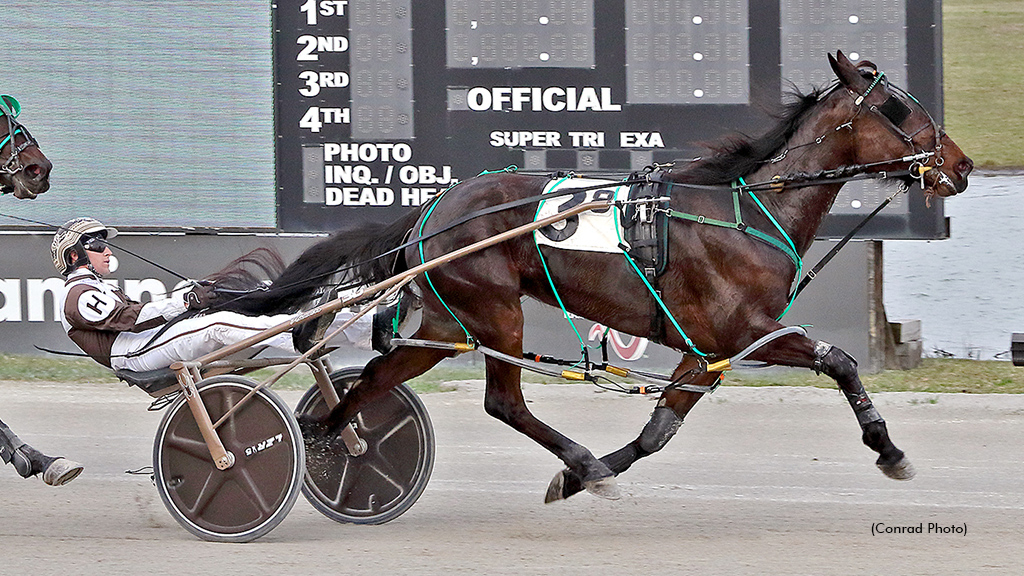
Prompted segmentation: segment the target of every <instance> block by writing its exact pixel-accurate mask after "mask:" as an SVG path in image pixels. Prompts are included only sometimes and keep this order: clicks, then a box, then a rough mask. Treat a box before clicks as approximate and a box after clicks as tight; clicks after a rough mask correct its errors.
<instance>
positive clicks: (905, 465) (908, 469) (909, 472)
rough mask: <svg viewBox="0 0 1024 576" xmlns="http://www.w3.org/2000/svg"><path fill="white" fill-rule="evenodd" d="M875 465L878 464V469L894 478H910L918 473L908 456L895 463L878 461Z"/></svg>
mask: <svg viewBox="0 0 1024 576" xmlns="http://www.w3.org/2000/svg"><path fill="white" fill-rule="evenodd" d="M875 465H876V466H878V469H879V470H881V471H882V473H883V474H885V475H886V476H888V477H889V478H892V479H893V480H910V479H911V478H913V477H914V475H915V474H917V471H916V470H914V465H913V464H911V463H910V459H909V458H907V457H906V456H904V457H902V458H900V459H899V460H897V461H896V462H895V463H894V464H882V463H880V462H876V463H875Z"/></svg>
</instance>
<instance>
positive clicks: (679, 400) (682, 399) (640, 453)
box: [545, 357, 721, 502]
mask: <svg viewBox="0 0 1024 576" xmlns="http://www.w3.org/2000/svg"><path fill="white" fill-rule="evenodd" d="M697 364H698V363H697V361H696V359H695V358H691V357H684V359H683V361H682V363H680V364H679V367H678V368H676V370H675V372H674V373H673V375H672V378H673V380H674V379H676V378H678V377H680V376H681V375H682V374H685V373H686V372H687V371H689V370H690V369H692V368H695V367H696V366H697ZM720 376H721V373H720V372H711V373H705V374H701V375H700V376H698V377H697V378H696V379H694V380H693V381H692V382H689V383H691V384H694V385H697V386H709V385H711V384H714V382H715V381H716V380H717V379H718V378H719V377H720ZM703 396H704V394H702V393H700V392H685V391H682V390H674V389H669V390H666V391H665V392H664V393H663V394H662V396H661V399H659V400H658V405H657V406H656V407H655V408H654V412H653V413H651V419H650V420H648V422H647V424H646V425H645V426H644V429H643V431H641V432H640V436H638V437H637V438H636V439H635V440H633V441H632V442H630V443H629V444H626V445H625V446H623V447H622V448H619V449H618V450H616V451H615V452H611V453H610V454H607V455H605V456H604V457H602V458H601V462H603V463H604V464H605V465H606V466H608V468H610V469H611V471H612V472H614V473H615V474H616V475H618V474H621V473H623V472H625V471H626V470H628V469H629V467H630V466H632V465H633V463H634V462H636V461H637V460H639V459H641V458H644V457H645V456H650V455H651V454H654V453H655V452H657V451H659V450H661V449H662V448H664V447H665V444H667V443H668V441H669V440H671V439H672V437H673V436H675V434H676V432H677V431H678V430H679V428H680V427H681V426H682V425H683V419H684V418H685V417H686V415H687V414H688V413H689V412H690V409H691V408H693V406H694V405H695V404H696V403H697V401H698V400H700V399H701V398H702V397H703ZM581 490H583V481H582V479H581V478H580V477H579V475H577V474H576V473H574V472H573V471H572V470H569V469H568V468H567V469H565V470H562V471H561V472H559V473H558V474H556V475H555V477H554V479H552V480H551V484H549V485H548V491H547V496H546V498H545V502H554V501H556V500H563V499H565V498H568V497H570V496H572V495H574V494H576V493H578V492H580V491H581Z"/></svg>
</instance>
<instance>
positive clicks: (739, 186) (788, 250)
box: [668, 177, 803, 320]
mask: <svg viewBox="0 0 1024 576" xmlns="http://www.w3.org/2000/svg"><path fill="white" fill-rule="evenodd" d="M669 185H670V186H671V185H672V184H671V183H669ZM743 191H746V193H747V194H748V195H750V197H751V198H752V199H753V200H754V203H755V204H757V207H758V208H760V209H761V212H762V213H764V215H765V216H767V217H768V220H770V221H771V223H772V224H773V225H774V226H775V229H776V230H778V231H779V234H781V235H782V239H783V240H785V242H783V241H782V240H779V239H778V238H776V237H774V236H772V235H770V234H767V233H765V232H762V231H760V230H758V229H756V228H752V227H750V226H747V225H746V224H745V223H744V222H743V214H742V212H741V211H740V194H741V193H742V192H743ZM732 206H733V212H734V214H735V215H736V220H735V221H734V222H727V221H725V220H716V219H715V218H708V217H706V216H703V215H699V214H687V213H685V212H679V211H678V210H669V212H668V215H669V216H670V217H672V218H678V219H680V220H687V221H689V222H695V223H697V224H708V225H710V226H718V227H720V228H729V229H731V230H738V231H740V232H742V233H744V234H747V235H749V236H751V237H753V238H755V239H757V240H759V241H761V242H764V243H765V244H768V245H769V246H772V247H774V248H776V249H778V250H780V251H781V252H782V253H783V254H785V255H786V256H789V259H790V260H792V261H793V265H794V266H796V272H795V273H794V274H793V279H794V281H795V280H796V279H797V278H799V277H800V272H801V271H802V270H803V259H801V258H800V254H798V253H797V251H796V246H795V245H794V244H793V240H791V239H790V237H789V234H787V233H786V230H785V229H784V228H783V227H782V226H781V225H780V224H779V222H778V221H777V220H776V219H775V217H774V216H772V213H771V212H769V211H768V208H766V207H765V205H764V204H763V203H762V202H761V199H760V198H758V197H757V196H756V195H755V194H754V193H753V192H752V191H750V190H749V189H748V188H747V183H746V182H745V181H744V180H743V178H742V177H740V178H739V179H738V180H737V181H736V183H734V184H733V186H732ZM794 300H796V290H792V291H791V292H790V294H789V303H788V304H786V308H785V309H784V310H783V311H782V314H779V317H778V318H776V320H781V319H782V317H783V316H785V315H786V313H787V312H789V309H790V307H792V306H793V301H794ZM670 317H671V316H670Z"/></svg>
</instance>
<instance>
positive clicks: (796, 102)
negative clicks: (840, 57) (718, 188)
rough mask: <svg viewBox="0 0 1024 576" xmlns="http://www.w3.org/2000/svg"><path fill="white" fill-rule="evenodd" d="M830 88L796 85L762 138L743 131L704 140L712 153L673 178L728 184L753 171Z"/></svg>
mask: <svg viewBox="0 0 1024 576" xmlns="http://www.w3.org/2000/svg"><path fill="white" fill-rule="evenodd" d="M827 89H828V88H827V87H825V88H814V89H812V90H811V91H810V92H809V93H807V94H803V93H801V92H800V91H799V89H797V88H796V87H795V86H794V87H793V89H792V90H791V91H790V92H788V93H787V94H788V96H790V98H789V102H787V103H784V104H782V105H781V106H780V109H779V110H778V111H776V112H775V113H772V114H771V116H772V117H774V118H775V119H776V124H775V126H774V127H772V128H771V129H769V130H768V131H767V132H765V133H764V134H763V135H761V136H759V137H756V138H754V137H750V136H746V135H743V134H733V135H730V136H726V137H724V138H722V139H721V140H719V141H717V142H712V143H706V142H705V143H701V145H702V146H704V147H705V148H707V149H708V150H709V151H710V152H711V155H710V156H709V157H706V158H702V159H701V160H698V161H696V162H694V163H693V164H691V165H690V166H688V167H686V168H683V169H682V170H678V171H675V172H673V173H672V176H671V177H672V179H673V180H675V181H677V182H687V183H690V184H728V183H730V182H733V181H735V180H736V179H737V178H739V177H741V176H746V175H747V174H749V173H751V172H753V171H754V170H755V169H757V167H758V166H760V165H761V164H763V163H764V162H765V161H767V160H769V159H770V158H772V156H774V155H775V154H776V153H777V152H778V150H779V149H781V148H782V146H783V145H784V144H785V143H786V142H787V141H788V140H789V139H790V138H791V137H792V136H793V133H794V132H796V130H797V128H799V127H800V125H801V124H802V123H803V121H804V115H805V114H806V113H807V111H808V110H810V109H811V108H813V107H814V105H815V104H817V103H818V101H819V99H820V98H821V95H822V94H823V93H825V92H826V90H827Z"/></svg>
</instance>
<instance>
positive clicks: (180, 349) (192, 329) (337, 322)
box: [110, 310, 373, 372]
mask: <svg viewBox="0 0 1024 576" xmlns="http://www.w3.org/2000/svg"><path fill="white" fill-rule="evenodd" d="M354 315H355V314H353V313H352V312H349V311H348V310H340V311H339V312H338V315H337V316H335V318H334V321H333V322H332V323H331V326H330V328H328V329H327V334H331V333H332V332H334V331H335V330H336V329H337V328H338V327H340V326H341V325H342V324H343V323H345V322H347V321H348V320H349V319H351V318H352V316H354ZM290 319H291V315H289V314H279V315H275V316H245V315H243V314H238V313H236V312H214V313H212V314H206V315H204V316H195V317H192V318H187V319H185V320H182V321H180V322H177V323H175V324H174V325H172V326H171V327H170V328H168V329H167V331H166V332H164V333H163V334H161V335H160V336H159V337H158V338H156V340H155V341H153V342H150V340H152V339H153V335H154V334H156V333H157V332H159V331H160V328H159V327H157V328H153V329H151V330H146V331H145V332H122V333H120V334H118V336H117V339H116V340H114V345H113V347H112V348H111V350H110V356H111V357H110V364H111V366H112V367H113V368H115V369H127V370H132V371H134V372H142V371H146V370H157V369H160V368H167V367H168V366H170V365H171V364H173V363H175V362H185V361H189V360H195V359H196V358H199V357H201V356H204V355H206V354H209V353H210V352H213V351H214V350H218V349H220V348H223V347H225V346H229V345H231V344H234V343H235V342H239V341H241V340H244V339H246V338H248V337H250V336H253V335H255V334H257V333H259V332H262V331H263V330H267V329H269V328H273V327H274V326H277V325H278V324H282V323H284V322H287V321H288V320H290ZM372 333H373V311H372V310H371V311H369V312H367V313H366V314H364V315H363V316H362V317H360V318H359V319H358V320H356V321H355V322H354V323H352V325H351V326H349V327H348V328H346V329H345V330H344V331H343V332H341V333H339V334H338V335H337V336H335V337H334V338H332V339H331V340H330V341H329V342H328V345H331V346H341V345H350V346H354V347H356V348H359V349H361V350H369V349H370V338H371V335H372ZM258 346H272V347H274V348H279V349H281V350H286V351H288V352H292V353H297V352H296V350H295V347H294V346H293V345H292V334H291V332H282V333H281V334H278V335H276V336H272V337H270V338H268V339H266V340H264V341H263V342H261V343H260V344H258ZM140 351H141V353H140Z"/></svg>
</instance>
